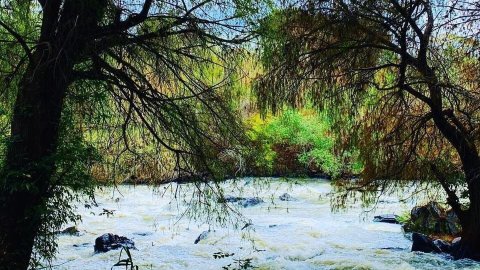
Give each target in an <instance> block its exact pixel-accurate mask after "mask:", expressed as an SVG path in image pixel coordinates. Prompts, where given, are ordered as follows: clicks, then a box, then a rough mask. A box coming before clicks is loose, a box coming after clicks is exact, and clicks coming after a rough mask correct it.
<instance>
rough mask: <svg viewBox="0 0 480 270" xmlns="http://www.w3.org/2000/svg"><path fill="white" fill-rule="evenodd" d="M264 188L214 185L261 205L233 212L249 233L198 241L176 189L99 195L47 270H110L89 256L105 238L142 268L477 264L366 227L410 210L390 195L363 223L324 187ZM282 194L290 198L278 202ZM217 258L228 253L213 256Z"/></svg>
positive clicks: (275, 184)
mask: <svg viewBox="0 0 480 270" xmlns="http://www.w3.org/2000/svg"><path fill="white" fill-rule="evenodd" d="M265 181H268V180H266V179H242V180H237V181H236V182H235V184H233V183H232V182H231V181H227V182H225V183H223V184H221V185H222V187H223V188H224V190H225V193H226V194H229V195H234V196H242V197H260V198H262V199H263V200H264V201H265V202H264V203H262V204H259V205H256V206H252V207H247V208H243V207H239V210H240V211H241V213H242V214H243V216H244V217H245V218H246V219H248V220H250V221H251V223H252V225H250V226H248V228H247V229H245V230H240V229H232V228H231V227H230V228H229V227H226V228H219V227H215V228H212V230H211V231H210V233H208V235H207V236H206V238H205V239H203V240H201V241H200V242H199V243H198V244H194V241H195V239H196V238H197V237H198V236H199V235H200V234H201V233H202V232H204V231H206V230H208V229H209V226H208V225H206V224H203V225H199V223H197V222H195V221H192V220H191V219H189V218H187V217H183V218H180V217H181V216H182V213H183V212H184V209H186V207H188V203H182V200H178V199H175V198H174V197H175V194H177V196H178V193H175V192H171V191H170V190H176V184H172V185H170V186H169V187H168V189H167V191H166V192H161V191H163V190H164V188H162V187H160V188H156V189H152V188H151V187H147V186H120V187H119V188H118V190H113V188H107V189H104V190H103V191H99V192H98V193H97V195H96V199H97V202H98V204H99V206H98V207H95V208H84V207H79V209H78V210H79V214H80V215H82V219H83V221H82V223H80V224H78V229H79V230H80V231H81V234H80V236H68V235H61V236H60V238H59V242H58V243H59V251H60V252H59V254H58V257H57V260H56V261H55V262H54V265H57V266H56V267H55V269H82V270H85V269H92V270H93V269H95V270H97V269H110V267H111V266H112V265H113V264H114V263H116V262H117V261H118V256H119V252H120V251H119V250H114V251H110V252H107V253H101V254H95V253H94V252H93V243H94V241H95V238H96V237H97V236H99V235H101V234H104V233H107V232H111V233H115V234H118V235H123V236H126V237H128V238H130V239H132V240H134V241H135V245H136V247H137V250H132V256H133V260H134V263H135V264H137V265H138V266H139V268H140V269H175V270H177V269H189V270H190V269H195V270H196V269H199V270H202V269H219V270H222V269H243V268H241V264H243V265H245V264H247V262H250V265H252V266H255V267H257V268H254V269H295V270H296V269H480V264H477V263H474V262H472V261H469V260H461V261H452V260H450V259H449V258H448V257H444V256H441V255H433V254H423V253H412V252H410V246H411V242H410V241H409V240H408V239H407V238H406V237H405V236H404V235H403V233H402V231H401V228H400V225H395V224H385V223H375V222H372V219H373V215H375V214H376V213H378V214H392V213H395V214H399V213H402V212H403V211H405V210H408V209H410V208H411V205H406V204H403V203H399V202H398V200H396V199H394V198H385V199H384V200H382V202H381V203H380V204H379V205H378V206H377V208H376V209H375V211H374V212H371V213H369V214H368V216H365V214H364V213H363V212H362V209H361V207H360V206H359V205H354V206H353V207H352V208H349V209H348V211H344V212H340V213H332V212H331V208H330V203H329V199H328V194H329V192H330V191H331V186H330V183H329V182H328V181H325V180H319V179H312V180H309V181H301V182H298V181H297V182H295V181H294V182H287V181H271V182H270V184H268V185H258V184H259V183H260V182H262V183H263V182H265ZM184 186H185V185H184ZM186 186H187V188H186V190H187V192H188V188H189V187H188V186H189V185H186ZM239 187H240V188H239ZM239 190H241V191H239ZM183 192H185V188H184V191H183ZM239 193H241V194H239ZM284 193H288V194H289V195H290V196H291V197H292V198H293V200H291V201H282V200H280V199H279V196H281V195H282V194H284ZM102 209H108V210H114V211H113V215H107V214H105V212H103V213H104V214H100V213H102V211H103V210H102ZM216 252H223V253H224V254H232V253H233V254H234V255H232V256H228V257H224V258H217V259H215V258H214V257H213V254H214V253H216ZM222 267H226V268H222ZM114 269H115V268H114ZM118 269H124V268H118ZM248 269H250V268H248Z"/></svg>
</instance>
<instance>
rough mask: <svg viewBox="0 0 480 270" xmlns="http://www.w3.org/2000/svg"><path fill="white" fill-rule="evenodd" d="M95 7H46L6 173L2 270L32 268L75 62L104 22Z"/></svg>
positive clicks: (70, 2) (70, 0)
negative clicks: (99, 20)
mask: <svg viewBox="0 0 480 270" xmlns="http://www.w3.org/2000/svg"><path fill="white" fill-rule="evenodd" d="M62 2H63V8H60V7H61V5H62ZM98 2H99V3H100V2H102V0H99V1H98ZM92 3H93V2H89V4H85V5H84V4H83V2H82V1H76V0H66V1H60V0H52V1H46V2H45V5H44V6H43V16H44V17H43V19H42V29H41V34H40V37H39V41H38V43H37V46H36V49H35V51H34V53H33V56H32V59H30V62H29V65H28V67H27V68H26V71H25V73H24V75H23V78H22V80H21V82H20V84H19V87H18V92H17V97H16V101H15V107H14V111H13V119H12V125H11V142H9V145H8V149H7V157H6V160H5V164H4V167H3V168H2V171H1V174H0V177H1V178H0V181H1V182H0V184H1V185H0V269H2V270H3V269H27V267H28V265H29V262H30V257H31V253H32V248H33V245H34V241H35V237H36V236H37V234H38V232H39V228H40V226H41V224H42V219H43V216H44V214H45V211H47V210H46V207H45V206H46V202H48V200H49V198H50V197H51V194H50V191H51V189H52V187H53V186H52V185H53V184H52V181H51V180H52V176H53V174H54V173H55V157H54V154H55V152H56V149H57V145H58V143H59V142H58V141H59V131H60V122H61V113H62V108H63V103H64V99H65V95H66V91H67V89H68V86H69V83H70V82H71V77H72V73H73V67H74V64H75V61H76V60H77V59H79V58H80V57H81V56H80V55H81V53H82V49H84V46H85V44H86V38H87V37H88V33H89V31H95V28H94V27H95V25H96V23H97V21H98V19H99V15H98V9H97V8H99V6H95V5H92ZM102 3H104V4H103V6H104V5H105V3H106V2H102ZM60 13H61V14H60Z"/></svg>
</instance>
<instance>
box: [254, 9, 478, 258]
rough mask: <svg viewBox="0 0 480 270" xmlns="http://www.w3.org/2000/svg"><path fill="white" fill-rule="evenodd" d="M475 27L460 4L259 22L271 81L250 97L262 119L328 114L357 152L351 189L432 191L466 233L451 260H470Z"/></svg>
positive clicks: (473, 245)
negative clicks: (304, 111)
mask: <svg viewBox="0 0 480 270" xmlns="http://www.w3.org/2000/svg"><path fill="white" fill-rule="evenodd" d="M478 22H479V21H478V4H474V3H470V2H469V1H453V2H451V3H450V2H448V1H447V4H445V3H444V2H443V1H428V0H427V1H416V0H382V1H370V0H355V1H342V0H332V1H305V2H303V4H300V5H298V4H292V5H290V6H288V7H287V8H285V9H283V10H281V11H276V12H275V13H273V14H272V15H270V16H269V17H267V18H265V19H264V20H263V21H262V26H261V27H260V29H259V30H260V32H261V33H263V34H264V35H263V38H262V40H261V44H262V45H263V55H264V59H265V60H264V62H266V64H267V68H268V70H269V72H268V73H267V74H266V75H265V76H264V77H263V78H262V80H261V81H260V82H259V83H258V85H257V91H258V97H259V100H260V107H262V108H263V109H264V110H265V109H267V108H273V109H274V110H275V109H277V108H279V107H281V105H282V104H284V103H288V104H290V105H293V106H298V105H299V104H301V103H302V101H303V100H304V99H305V97H309V98H310V99H313V100H314V101H315V102H316V104H317V105H318V106H319V107H320V108H324V107H326V106H327V105H328V106H329V107H328V108H329V109H328V110H330V111H331V112H332V115H334V116H336V119H337V126H336V129H337V130H339V131H340V133H341V134H342V137H341V138H342V139H343V140H344V142H343V143H344V144H347V145H352V144H354V145H356V146H357V147H359V148H360V151H361V158H362V161H363V163H364V165H365V169H364V172H363V173H364V175H363V176H364V178H363V180H362V181H360V182H355V183H353V184H355V186H356V188H357V189H361V190H364V191H370V192H371V191H375V192H377V191H385V190H386V189H387V188H388V187H391V186H396V185H398V184H401V183H402V181H400V180H397V181H395V180H394V179H403V180H409V179H425V180H431V179H435V180H437V183H439V185H440V186H441V187H443V189H444V190H445V192H446V194H447V196H448V200H447V201H448V203H449V204H450V206H451V207H452V208H453V210H454V211H455V213H456V214H457V215H458V217H459V219H460V222H461V225H462V228H463V237H462V240H461V248H459V249H458V250H457V251H456V252H455V254H454V256H455V257H456V258H465V257H468V258H473V259H477V260H479V259H480V230H479V228H480V173H479V172H480V157H479V153H478V151H479V146H480V142H479V139H480V136H479V130H480V126H479V124H478V123H479V122H478V120H479V116H480V115H479V107H478V104H479V99H480V91H479V82H480V77H479V73H478V67H479V65H480V62H479V60H478V53H479V40H478V29H479V24H478ZM455 29H461V31H455ZM272 89H274V90H272ZM346 134H348V136H346ZM384 179H387V180H384ZM463 189H466V192H464V194H465V195H466V197H467V199H468V202H464V201H462V200H461V195H462V194H461V193H462V190H463ZM462 202H464V203H462Z"/></svg>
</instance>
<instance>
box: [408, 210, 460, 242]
mask: <svg viewBox="0 0 480 270" xmlns="http://www.w3.org/2000/svg"><path fill="white" fill-rule="evenodd" d="M403 229H404V231H405V232H422V233H425V234H447V235H453V236H456V235H458V234H459V233H460V231H461V226H460V221H459V219H458V217H457V216H456V215H455V213H454V212H453V211H452V210H448V211H447V210H445V209H443V208H442V207H441V206H440V205H439V204H438V203H436V202H430V203H428V204H427V205H424V206H416V207H414V208H413V209H412V211H411V212H410V221H409V222H407V223H405V224H404V225H403Z"/></svg>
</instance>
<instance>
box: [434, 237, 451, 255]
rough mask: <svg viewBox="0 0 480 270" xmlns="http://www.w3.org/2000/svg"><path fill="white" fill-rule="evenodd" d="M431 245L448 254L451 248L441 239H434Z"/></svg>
mask: <svg viewBox="0 0 480 270" xmlns="http://www.w3.org/2000/svg"><path fill="white" fill-rule="evenodd" d="M433 244H434V245H435V246H436V247H438V248H439V249H440V250H441V251H442V252H443V253H450V250H451V246H450V243H448V242H446V241H443V240H441V239H436V240H434V241H433Z"/></svg>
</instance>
